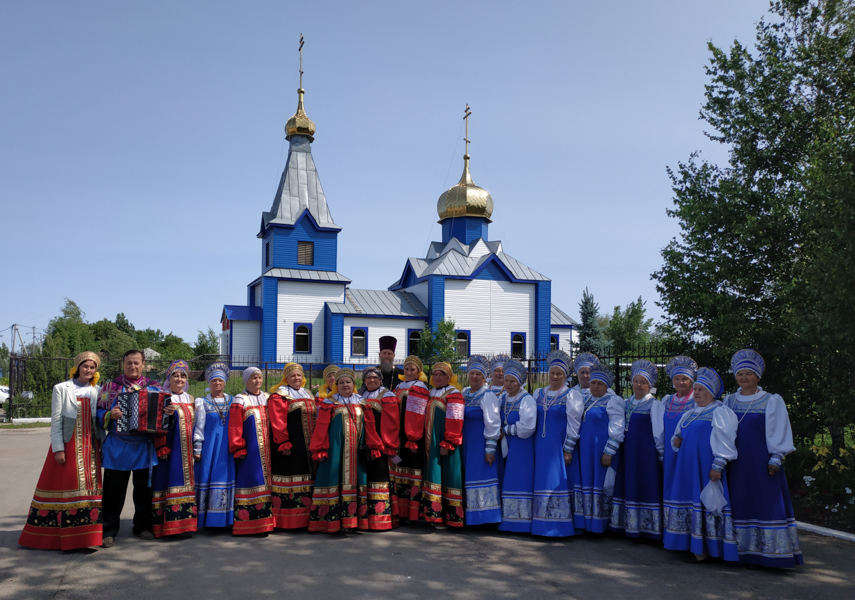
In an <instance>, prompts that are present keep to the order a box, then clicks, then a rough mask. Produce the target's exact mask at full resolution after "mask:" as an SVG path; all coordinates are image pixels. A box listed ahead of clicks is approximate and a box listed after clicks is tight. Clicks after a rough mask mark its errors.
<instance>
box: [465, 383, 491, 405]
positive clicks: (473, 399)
mask: <svg viewBox="0 0 855 600" xmlns="http://www.w3.org/2000/svg"><path fill="white" fill-rule="evenodd" d="M466 389H467V390H468V391H467V392H466V393H465V394H464V395H463V399H464V400H465V401H466V406H480V404H481V398H483V397H484V394H486V393H487V388H486V387H483V388H481V389H480V390H478V393H477V394H473V393H472V388H466Z"/></svg>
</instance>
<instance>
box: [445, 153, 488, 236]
mask: <svg viewBox="0 0 855 600" xmlns="http://www.w3.org/2000/svg"><path fill="white" fill-rule="evenodd" d="M436 212H438V213H439V220H440V221H442V220H444V219H447V218H449V217H484V218H485V219H487V222H488V223H489V222H491V221H490V217H491V216H492V214H493V197H492V196H491V195H490V192H488V191H487V190H485V189H484V188H480V187H478V186H477V185H475V184H474V183H473V182H472V176H471V175H470V174H469V155H468V154H467V155H465V156H464V157H463V175H462V176H461V177H460V181H458V182H457V185H455V186H454V187H452V188H451V189H450V190H448V191H447V192H444V193H443V194H442V196H440V197H439V200H438V201H437V203H436Z"/></svg>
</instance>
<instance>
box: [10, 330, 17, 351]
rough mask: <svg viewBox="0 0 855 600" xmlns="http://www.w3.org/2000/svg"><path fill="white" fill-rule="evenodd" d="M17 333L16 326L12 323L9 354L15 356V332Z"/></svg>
mask: <svg viewBox="0 0 855 600" xmlns="http://www.w3.org/2000/svg"><path fill="white" fill-rule="evenodd" d="M16 331H18V324H17V323H12V350H11V353H12V354H15V332H16Z"/></svg>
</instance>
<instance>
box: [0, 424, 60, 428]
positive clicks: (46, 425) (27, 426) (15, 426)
mask: <svg viewBox="0 0 855 600" xmlns="http://www.w3.org/2000/svg"><path fill="white" fill-rule="evenodd" d="M33 427H50V423H0V429H31V428H33Z"/></svg>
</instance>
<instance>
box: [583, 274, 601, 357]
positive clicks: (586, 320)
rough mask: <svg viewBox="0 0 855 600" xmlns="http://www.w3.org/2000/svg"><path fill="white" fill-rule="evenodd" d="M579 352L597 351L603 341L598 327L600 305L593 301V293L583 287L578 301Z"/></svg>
mask: <svg viewBox="0 0 855 600" xmlns="http://www.w3.org/2000/svg"><path fill="white" fill-rule="evenodd" d="M579 317H580V321H581V325H580V326H579V344H578V346H579V348H578V350H579V352H598V351H599V349H600V348H601V347H602V345H603V343H604V342H605V338H604V336H603V330H602V329H601V328H600V322H599V319H600V305H599V304H597V303H596V302H594V295H593V294H592V293H590V292H589V291H588V288H585V291H584V292H582V301H581V302H580V303H579Z"/></svg>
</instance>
